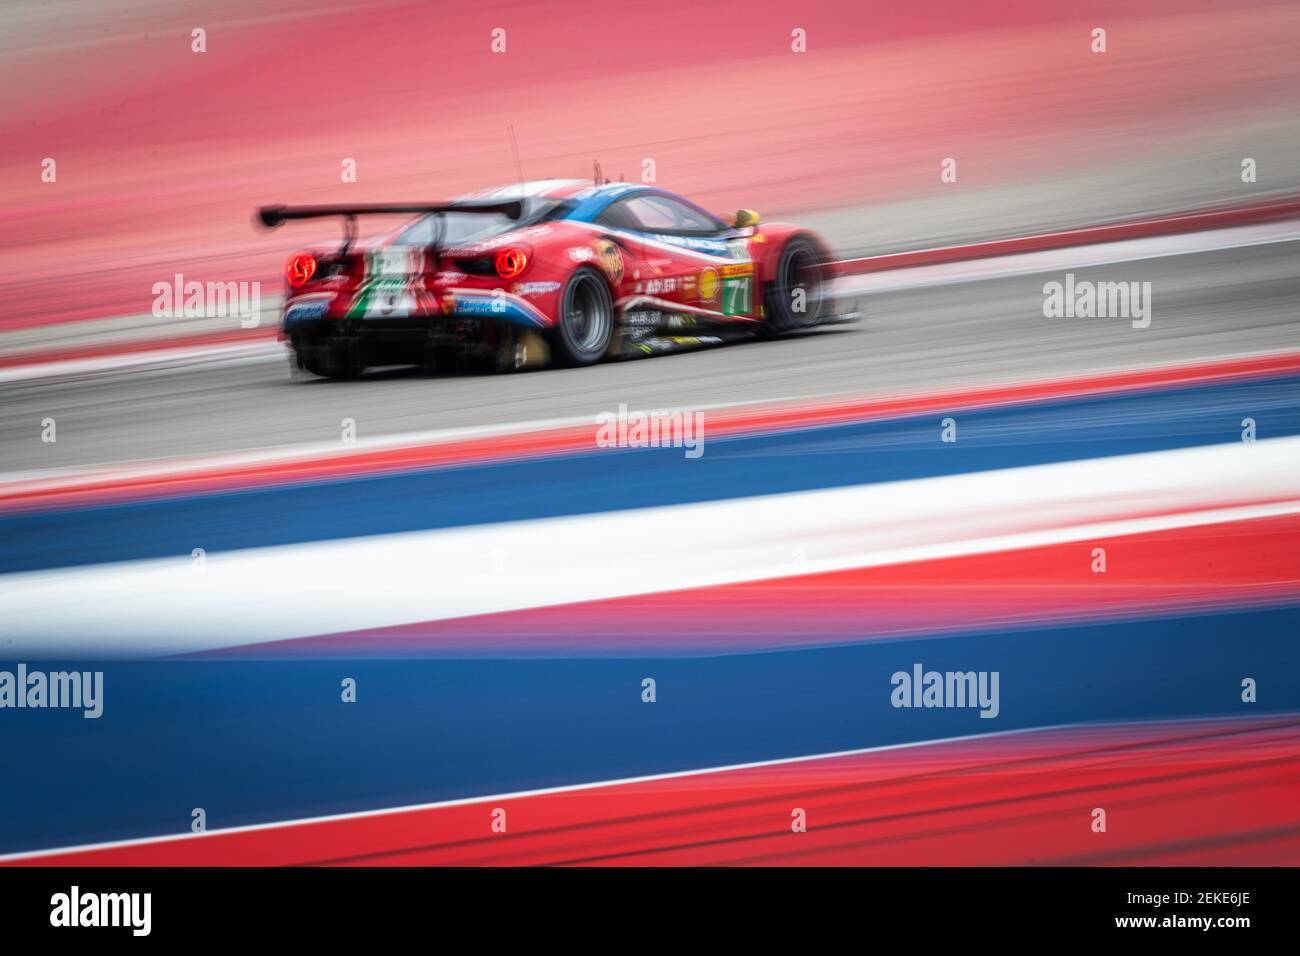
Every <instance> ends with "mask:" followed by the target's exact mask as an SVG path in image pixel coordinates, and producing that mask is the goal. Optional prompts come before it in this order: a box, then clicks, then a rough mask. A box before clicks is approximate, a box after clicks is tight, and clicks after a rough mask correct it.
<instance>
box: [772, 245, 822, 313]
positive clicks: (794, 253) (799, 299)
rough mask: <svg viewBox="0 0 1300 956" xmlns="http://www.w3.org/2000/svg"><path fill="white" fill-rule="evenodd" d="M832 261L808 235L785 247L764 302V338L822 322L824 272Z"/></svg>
mask: <svg viewBox="0 0 1300 956" xmlns="http://www.w3.org/2000/svg"><path fill="white" fill-rule="evenodd" d="M829 258H830V257H829V256H828V255H827V254H826V252H825V250H823V249H822V248H821V246H820V245H818V244H817V243H816V242H814V241H813V240H812V239H811V238H810V237H808V236H795V237H794V238H793V239H791V240H790V241H789V242H787V243H786V244H785V247H784V248H783V249H782V250H781V255H780V257H779V258H778V259H777V263H776V272H775V275H773V277H772V280H771V281H770V282H769V283H768V284H767V289H766V293H765V295H764V299H763V305H764V313H765V315H764V320H763V334H764V335H767V336H772V337H775V336H778V335H785V334H786V333H788V332H798V331H800V330H802V329H808V328H812V327H813V326H814V325H816V324H817V323H818V322H819V321H821V314H822V311H823V309H824V307H825V306H824V303H825V299H826V283H825V280H824V279H823V277H822V273H821V269H822V266H823V265H825V263H826V262H827V261H828V260H829Z"/></svg>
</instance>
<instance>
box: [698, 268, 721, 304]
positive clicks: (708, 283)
mask: <svg viewBox="0 0 1300 956" xmlns="http://www.w3.org/2000/svg"><path fill="white" fill-rule="evenodd" d="M717 297H718V273H717V270H715V269H705V270H704V271H703V272H701V273H700V298H701V299H703V300H704V301H705V302H712V301H713V300H714V299H716V298H717Z"/></svg>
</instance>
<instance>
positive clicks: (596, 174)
mask: <svg viewBox="0 0 1300 956" xmlns="http://www.w3.org/2000/svg"><path fill="white" fill-rule="evenodd" d="M591 165H592V166H593V167H594V175H593V176H592V180H593V181H594V182H595V183H596V185H597V186H601V185H604V183H602V182H601V181H600V179H601V172H600V160H598V159H593V160H592V161H591ZM605 182H609V180H608V179H606V180H605Z"/></svg>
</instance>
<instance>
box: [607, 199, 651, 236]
mask: <svg viewBox="0 0 1300 956" xmlns="http://www.w3.org/2000/svg"><path fill="white" fill-rule="evenodd" d="M596 222H598V223H600V224H601V225H602V226H608V227H609V228H610V229H632V230H636V229H640V228H641V225H640V223H638V222H637V221H636V218H635V217H634V216H633V215H632V213H631V212H630V211H629V210H628V208H627V202H626V201H619V202H613V203H610V204H609V206H608V207H606V209H605V211H604V212H602V213H601V214H600V215H599V216H597V217H596Z"/></svg>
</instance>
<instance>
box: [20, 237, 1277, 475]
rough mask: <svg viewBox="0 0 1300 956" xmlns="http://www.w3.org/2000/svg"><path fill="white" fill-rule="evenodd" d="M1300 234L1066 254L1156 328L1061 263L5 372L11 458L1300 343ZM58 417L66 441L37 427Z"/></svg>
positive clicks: (194, 446)
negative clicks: (1061, 306) (558, 351)
mask: <svg viewBox="0 0 1300 956" xmlns="http://www.w3.org/2000/svg"><path fill="white" fill-rule="evenodd" d="M1297 252H1300V244H1298V243H1297V242H1295V241H1287V242H1277V243H1272V244H1267V245H1257V246H1250V247H1244V248H1236V249H1228V250H1222V251H1214V252H1205V253H1195V254H1184V255H1173V256H1158V257H1154V258H1149V259H1144V260H1140V261H1130V262H1124V263H1117V264H1111V265H1104V266H1097V267H1093V268H1083V269H1075V270H1073V271H1074V272H1075V275H1076V279H1077V280H1085V279H1091V280H1094V281H1139V282H1150V283H1151V284H1152V286H1151V290H1152V292H1151V294H1152V301H1153V313H1152V315H1153V318H1152V321H1151V325H1150V327H1149V328H1146V329H1134V328H1132V327H1131V325H1130V323H1129V321H1128V320H1126V319H1122V318H1121V319H1115V318H1106V319H1101V318H1092V319H1081V318H1074V319H1062V318H1058V319H1049V318H1045V317H1044V316H1043V284H1044V283H1045V282H1046V281H1049V280H1052V279H1060V278H1062V276H1063V270H1060V269H1053V270H1052V271H1051V272H1042V273H1037V274H1030V275H1019V276H1013V277H1007V278H993V279H982V280H978V281H968V282H960V283H953V284H946V285H940V286H932V287H926V288H918V289H910V290H901V291H894V292H887V293H877V294H874V295H871V296H869V297H866V298H864V299H863V300H862V301H861V305H862V307H863V312H864V318H863V319H862V320H861V321H860V322H859V323H857V324H854V325H846V326H834V327H827V328H823V329H820V330H817V331H814V332H812V333H809V334H806V335H802V336H799V337H795V338H790V339H785V340H781V341H775V342H752V343H740V344H732V345H728V346H724V347H718V348H711V349H705V350H699V351H695V352H690V353H685V354H678V355H668V356H656V357H653V358H646V359H638V360H632V361H622V362H615V363H607V364H603V365H600V366H596V367H593V368H587V369H578V370H544V371H532V372H524V373H516V374H511V375H429V374H426V373H421V372H419V371H417V370H413V369H400V370H383V371H378V372H373V373H370V374H368V375H367V376H365V377H364V378H362V379H361V380H359V381H355V382H331V381H324V380H316V379H306V380H302V379H299V380H293V379H292V378H291V376H290V373H289V368H288V363H287V361H286V362H283V363H282V362H280V361H277V360H270V361H268V360H257V361H225V362H213V363H212V364H210V365H197V366H195V365H191V366H187V367H183V368H165V369H149V370H135V371H121V372H114V373H106V374H101V375H96V376H87V377H80V378H65V379H57V380H55V379H45V380H36V381H29V382H22V383H13V384H7V385H3V386H0V450H2V452H3V465H2V467H3V470H4V471H6V472H16V471H31V470H41V469H45V468H54V467H63V466H73V465H85V464H91V463H102V462H110V461H125V460H133V459H144V458H159V457H170V456H177V455H191V454H203V453H214V452H224V451H234V450H242V449H250V448H260V447H271V446H280V445H292V444H297V443H318V442H329V441H337V440H339V437H340V423H341V421H342V420H343V419H344V418H351V419H354V420H355V422H356V430H357V436H358V438H362V439H364V438H374V437H379V436H383V435H392V434H399V433H403V432H417V431H430V430H436V429H443V428H460V427H466V426H476V425H496V424H505V423H512V422H528V421H536V420H547V419H557V418H576V417H592V416H595V415H596V414H598V413H600V412H602V411H606V410H614V409H617V407H618V405H619V404H620V403H626V404H627V405H628V406H629V407H630V408H634V409H635V408H640V409H647V408H665V407H701V406H712V405H719V404H727V403H735V402H748V401H762V400H778V399H792V398H803V397H811V396H829V395H848V394H852V395H884V394H892V393H898V392H902V391H906V392H927V391H933V390H936V389H941V388H948V387H963V386H968V385H979V384H991V383H1003V382H1016V381H1022V380H1025V379H1033V378H1042V377H1049V376H1055V375H1067V374H1086V373H1090V372H1099V371H1105V370H1111V369H1122V368H1133V367H1139V366H1151V365H1158V364H1163V363H1171V362H1185V361H1195V360H1199V359H1213V358H1220V357H1227V356H1236V355H1245V354H1253V353H1258V352H1265V351H1271V350H1278V349H1287V348H1295V347H1297V346H1300V317H1298V316H1297V313H1296V302H1297V301H1300V275H1297V270H1296V268H1295V264H1296V262H1297ZM47 417H53V418H55V420H56V421H57V423H58V441H57V442H56V443H53V444H48V443H43V442H42V441H41V438H40V435H41V422H42V420H43V419H45V418H47Z"/></svg>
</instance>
